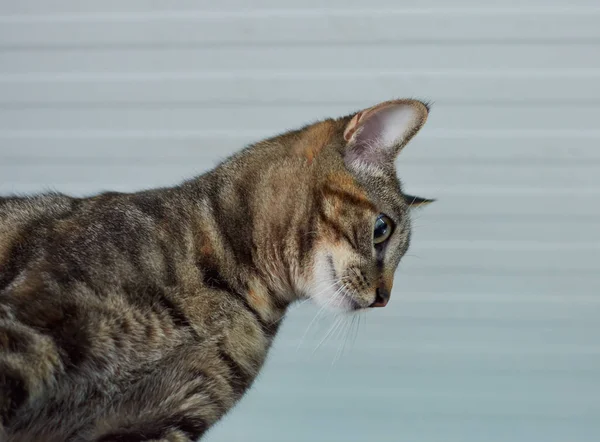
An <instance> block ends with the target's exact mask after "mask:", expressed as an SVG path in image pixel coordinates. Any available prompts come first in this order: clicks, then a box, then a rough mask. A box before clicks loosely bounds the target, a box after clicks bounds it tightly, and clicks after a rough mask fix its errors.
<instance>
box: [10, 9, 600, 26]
mask: <svg viewBox="0 0 600 442" xmlns="http://www.w3.org/2000/svg"><path fill="white" fill-rule="evenodd" d="M597 14H600V8H598V7H581V6H580V7H555V6H548V7H538V8H526V7H520V8H517V7H511V8H506V7H505V8H502V7H500V8H498V7H496V8H494V7H486V8H473V7H471V8H460V7H457V8H376V9H375V8H371V9H354V8H347V9H331V8H310V9H238V10H236V11H214V10H213V11H207V10H182V11H176V10H173V9H169V10H163V11H151V12H147V11H144V12H141V11H140V12H130V13H127V12H116V13H114V12H113V13H111V12H94V13H61V14H43V15H42V14H36V15H26V14H7V15H0V23H73V22H75V23H90V22H91V23H94V22H126V23H136V22H147V21H194V20H198V19H213V20H214V19H224V18H225V19H232V18H233V19H241V20H250V19H255V18H296V17H297V18H310V17H322V16H334V17H357V18H365V17H381V16H390V15H399V16H436V15H439V16H458V17H462V16H476V17H494V18H495V17H498V16H518V17H521V16H524V15H532V16H564V15H583V16H589V15H597Z"/></svg>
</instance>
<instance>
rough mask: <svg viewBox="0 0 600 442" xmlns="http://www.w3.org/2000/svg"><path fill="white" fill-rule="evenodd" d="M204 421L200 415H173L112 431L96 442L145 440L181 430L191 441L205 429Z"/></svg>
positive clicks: (162, 436)
mask: <svg viewBox="0 0 600 442" xmlns="http://www.w3.org/2000/svg"><path fill="white" fill-rule="evenodd" d="M207 428H208V425H207V424H206V421H205V420H204V419H202V418H201V417H200V416H190V415H185V414H184V415H173V416H170V417H167V418H163V419H158V420H157V421H153V422H147V423H146V424H145V425H140V426H139V427H138V428H135V429H133V428H132V429H127V430H123V431H120V432H113V433H110V434H107V435H105V436H102V437H101V438H100V439H96V442H145V441H148V440H157V439H164V438H165V437H167V436H168V433H169V432H171V431H181V432H182V433H184V434H185V435H186V436H187V437H188V438H189V439H190V440H191V441H195V440H197V439H198V438H200V437H201V436H202V435H203V434H204V433H205V432H206V430H207Z"/></svg>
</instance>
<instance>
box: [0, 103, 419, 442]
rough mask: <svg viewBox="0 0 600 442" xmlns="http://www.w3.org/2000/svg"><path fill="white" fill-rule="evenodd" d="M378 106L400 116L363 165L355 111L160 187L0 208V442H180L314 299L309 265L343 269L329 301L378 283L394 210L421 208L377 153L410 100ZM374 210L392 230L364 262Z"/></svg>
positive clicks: (394, 241)
mask: <svg viewBox="0 0 600 442" xmlns="http://www.w3.org/2000/svg"><path fill="white" fill-rule="evenodd" d="M392 103H393V104H400V105H403V106H407V107H408V108H411V109H412V111H413V112H414V113H415V115H416V117H415V121H414V122H413V124H412V126H411V127H410V128H409V130H408V132H407V133H406V134H405V136H404V138H403V139H402V140H401V142H398V143H397V145H395V146H393V147H394V149H395V150H394V154H393V155H390V156H389V157H386V159H385V161H380V162H379V163H377V164H375V165H372V166H371V167H353V166H352V162H351V161H350V160H349V159H348V158H349V156H348V152H349V149H350V145H351V139H352V137H353V136H354V135H353V134H354V132H355V131H356V130H358V129H360V126H359V125H360V124H362V123H361V121H362V118H363V116H364V115H367V113H369V112H372V110H367V111H365V112H366V113H364V114H363V113H358V114H352V115H349V116H347V117H343V118H339V119H330V120H325V121H321V122H318V123H316V124H313V125H311V126H307V127H305V128H303V129H300V130H297V131H292V132H289V133H286V134H283V135H281V136H278V137H275V138H273V139H269V140H266V141H262V142H260V143H257V144H256V145H254V146H251V147H249V148H247V149H245V150H243V151H241V152H239V153H238V154H236V155H234V156H233V157H231V158H230V159H228V160H227V161H225V162H224V163H222V164H220V165H219V166H218V167H216V168H215V169H214V170H212V171H210V172H208V173H206V174H205V175H202V176H200V177H198V178H195V179H192V180H190V181H187V182H185V183H183V184H181V185H180V186H176V187H172V188H164V189H155V190H149V191H144V192H138V193H131V194H127V193H103V194H99V195H96V196H92V197H89V198H72V197H69V196H65V195H61V194H44V195H37V196H31V197H5V198H0V440H2V441H11V442H16V441H52V442H53V441H61V442H62V441H97V442H100V441H148V440H161V441H172V442H175V441H191V440H196V439H197V438H199V437H201V436H202V435H203V434H204V433H205V432H206V431H207V429H209V428H210V427H211V426H212V425H213V424H214V423H215V422H217V421H218V420H219V419H220V418H221V417H222V416H223V415H224V414H225V413H226V412H227V411H228V410H230V409H231V408H232V407H233V406H234V404H235V403H236V402H237V401H238V400H239V399H240V397H241V396H242V395H243V394H244V392H245V391H246V390H247V389H248V388H249V387H250V385H251V384H252V382H253V380H254V379H255V377H256V375H257V374H258V372H259V370H260V368H261V366H262V365H263V362H264V361H265V357H266V355H267V351H268V349H269V347H270V346H271V343H272V342H273V339H274V337H275V334H276V332H277V328H278V325H279V324H280V319H281V318H282V317H283V315H284V314H285V312H286V309H287V307H288V306H289V305H290V303H292V302H294V301H295V300H298V299H300V298H306V297H311V296H313V295H315V293H313V292H314V290H315V288H316V287H318V286H319V284H321V282H322V281H316V280H315V279H314V275H313V273H315V271H316V270H315V269H316V268H317V266H319V265H320V266H322V261H319V259H324V258H323V256H325V255H327V260H328V262H329V263H330V264H331V266H332V268H331V269H330V270H329V271H330V273H332V275H333V276H332V277H331V278H332V279H331V281H333V279H334V278H337V277H339V275H343V278H341V281H342V282H341V284H342V285H343V287H344V288H345V293H346V301H340V300H339V299H338V300H337V301H336V300H335V299H333V298H332V301H336V302H337V303H338V304H339V305H338V307H339V306H342V307H344V306H345V307H344V309H345V310H353V309H359V308H365V307H368V306H369V305H371V304H373V302H374V299H375V297H376V291H377V288H378V287H379V288H381V289H382V290H387V291H389V290H390V289H391V285H392V277H393V273H394V271H395V269H396V266H397V264H398V262H399V260H400V258H401V257H402V255H403V254H404V253H405V251H406V249H407V247H408V241H409V234H410V225H409V216H408V207H409V206H410V203H412V202H413V201H414V202H416V203H422V202H426V200H422V199H416V198H413V197H408V196H406V195H404V194H403V193H402V192H401V190H400V184H399V182H398V180H397V178H396V174H395V168H394V158H395V154H396V153H398V151H399V150H400V149H401V148H402V147H403V145H404V144H406V142H408V140H409V139H410V138H411V137H412V136H413V135H414V134H415V133H416V132H417V131H418V130H419V129H420V127H421V126H422V125H423V123H424V122H425V119H426V116H427V108H426V106H425V105H423V104H422V103H420V102H417V101H411V100H401V101H395V102H392ZM387 105H389V104H383V105H380V107H381V106H383V108H385V106H387ZM373 109H375V111H377V109H379V107H376V108H373ZM365 118H366V117H365ZM363 147H364V146H363ZM367 147H368V146H367ZM361 152H362V151H361V150H356V152H354V154H355V155H358V156H360V155H361ZM381 212H384V213H386V214H387V215H388V216H389V217H390V218H392V219H393V220H394V221H395V223H396V228H395V231H394V234H393V235H392V237H391V239H390V240H389V244H388V245H387V246H386V248H385V249H384V250H383V251H382V252H381V255H380V256H376V255H377V253H379V252H377V253H376V252H375V251H374V247H373V222H374V219H375V218H376V217H377V215H379V214H380V213H381ZM319 257H321V258H319ZM336 275H338V276H336ZM331 281H330V282H331ZM332 292H333V290H332ZM338 292H339V290H338ZM330 295H332V293H330ZM330 297H332V296H330ZM338 298H339V296H338ZM332 304H335V303H334V302H332Z"/></svg>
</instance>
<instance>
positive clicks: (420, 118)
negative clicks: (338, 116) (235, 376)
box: [344, 100, 429, 164]
mask: <svg viewBox="0 0 600 442" xmlns="http://www.w3.org/2000/svg"><path fill="white" fill-rule="evenodd" d="M428 113H429V108H428V107H427V105H426V104H425V103H422V102H420V101H417V100H393V101H386V102H385V103H380V104H378V105H376V106H373V107H370V108H368V109H365V110H362V111H360V112H358V113H357V114H355V115H354V116H353V117H352V119H351V120H350V122H349V123H348V124H347V125H346V128H345V130H344V139H345V141H346V143H347V145H346V146H347V148H346V154H345V156H346V162H347V163H350V164H352V163H355V162H356V161H358V162H360V163H371V164H374V163H375V164H376V163H382V162H386V163H387V162H390V161H392V162H393V161H394V159H395V158H396V155H398V154H399V153H400V151H401V150H402V148H403V147H404V146H406V144H407V143H408V142H409V141H410V140H411V139H412V138H413V137H414V136H415V135H416V134H417V132H418V131H419V129H421V127H423V125H424V124H425V121H426V120H427V115H428Z"/></svg>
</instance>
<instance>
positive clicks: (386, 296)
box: [369, 287, 390, 307]
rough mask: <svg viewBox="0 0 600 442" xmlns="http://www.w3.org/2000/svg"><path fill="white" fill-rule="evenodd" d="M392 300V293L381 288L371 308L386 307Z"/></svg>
mask: <svg viewBox="0 0 600 442" xmlns="http://www.w3.org/2000/svg"><path fill="white" fill-rule="evenodd" d="M389 300H390V292H388V291H387V290H386V289H384V288H383V287H379V288H378V289H377V291H376V292H375V301H374V302H373V304H371V305H370V306H369V307H385V306H386V305H387V303H388V301H389Z"/></svg>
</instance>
